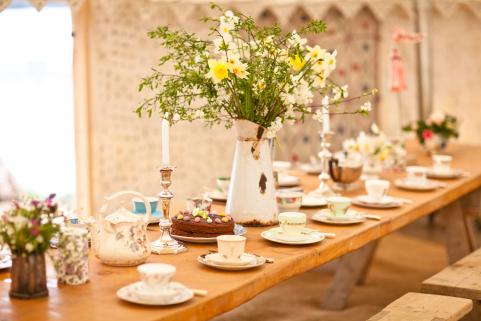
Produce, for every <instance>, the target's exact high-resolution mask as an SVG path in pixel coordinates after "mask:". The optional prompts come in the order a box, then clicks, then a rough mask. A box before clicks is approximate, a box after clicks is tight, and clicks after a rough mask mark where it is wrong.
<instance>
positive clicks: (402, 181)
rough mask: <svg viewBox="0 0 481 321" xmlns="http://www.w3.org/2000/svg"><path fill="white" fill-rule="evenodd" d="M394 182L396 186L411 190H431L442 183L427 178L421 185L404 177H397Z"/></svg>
mask: <svg viewBox="0 0 481 321" xmlns="http://www.w3.org/2000/svg"><path fill="white" fill-rule="evenodd" d="M394 184H395V185H396V187H399V188H401V189H406V190H413V191H432V190H435V189H437V188H439V187H442V186H443V184H441V183H439V182H436V181H432V180H429V179H427V180H426V183H424V184H422V185H420V184H413V183H411V182H409V181H407V180H405V179H397V180H396V181H395V182H394Z"/></svg>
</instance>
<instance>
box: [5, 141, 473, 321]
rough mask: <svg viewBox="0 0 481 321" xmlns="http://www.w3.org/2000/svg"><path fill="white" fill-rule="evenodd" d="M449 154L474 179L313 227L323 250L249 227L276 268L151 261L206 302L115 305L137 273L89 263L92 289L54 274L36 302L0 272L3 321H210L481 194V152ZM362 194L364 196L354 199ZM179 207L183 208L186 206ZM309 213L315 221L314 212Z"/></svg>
mask: <svg viewBox="0 0 481 321" xmlns="http://www.w3.org/2000/svg"><path fill="white" fill-rule="evenodd" d="M416 152H417V154H418V155H419V163H420V164H425V165H428V164H430V161H429V159H428V158H427V157H426V154H425V153H424V152H420V151H419V150H418V151H416ZM448 152H449V153H450V154H451V155H453V156H454V166H455V167H459V168H463V169H465V170H467V171H469V172H471V175H470V176H469V177H463V178H460V179H458V180H453V181H446V182H447V187H446V188H442V189H439V190H436V191H433V192H423V193H419V192H410V191H402V190H398V189H396V188H394V187H393V188H392V189H391V192H390V194H391V195H395V196H399V197H404V198H408V199H411V200H413V204H409V205H404V206H403V207H401V208H399V209H391V210H364V211H366V212H369V213H372V214H378V215H380V216H382V219H381V221H372V220H368V221H366V222H365V223H363V224H361V225H354V226H343V227H334V226H327V225H322V224H318V223H315V222H313V221H309V222H308V226H309V227H310V228H315V229H317V230H319V231H323V232H334V233H336V235H337V236H336V238H334V239H327V240H325V241H323V242H322V243H320V244H315V245H307V246H297V247H294V246H287V245H281V244H275V243H271V242H268V241H266V240H264V239H262V238H261V237H260V232H262V231H263V230H265V229H266V228H248V229H247V239H248V240H247V245H246V249H247V251H249V252H253V253H256V254H260V255H264V256H269V257H272V258H274V259H275V263H274V264H267V265H264V266H263V267H260V268H258V269H254V270H248V271H244V272H224V271H218V270H214V269H210V268H208V267H204V266H202V265H200V264H199V263H197V261H196V258H197V256H198V255H200V254H204V253H206V252H207V251H208V250H214V249H215V248H216V245H215V244H214V245H199V244H189V245H188V247H189V250H188V252H186V253H182V254H180V255H164V256H157V255H151V256H150V258H149V260H148V262H163V263H170V264H174V265H175V266H176V267H177V274H176V276H175V278H174V280H175V281H178V282H182V283H184V284H185V285H186V286H188V287H191V288H197V289H206V290H208V291H209V294H208V295H207V296H206V297H195V298H194V299H193V300H192V301H190V302H187V303H185V304H181V305H178V306H173V307H155V308H153V307H144V306H138V305H133V304H129V303H126V302H123V301H121V300H119V299H117V297H116V296H115V292H116V291H117V290H118V289H119V288H120V287H122V286H125V285H127V284H129V283H132V282H135V281H137V280H138V276H137V272H136V269H135V268H120V267H110V266H105V265H102V264H100V263H99V261H98V260H97V259H96V258H94V257H92V258H91V262H90V277H91V282H90V283H88V284H86V285H82V286H62V287H56V282H55V279H54V274H50V276H49V277H50V282H49V286H50V297H49V298H43V299H38V300H34V301H20V300H13V299H10V298H9V297H8V289H9V286H10V285H9V282H8V273H0V293H1V296H0V316H1V320H2V321H3V320H32V321H33V320H35V321H42V320H61V319H62V320H66V319H67V318H68V320H69V321H76V320H86V319H88V320H92V321H95V320H99V321H104V320H110V319H112V320H117V321H121V320H137V321H143V320H146V321H153V320H185V321H188V320H208V319H210V318H212V317H213V316H216V315H219V314H221V313H223V312H226V311H229V310H231V309H233V308H234V307H237V306H239V305H241V304H242V303H244V302H246V301H248V300H250V299H251V298H253V297H254V296H256V295H257V294H259V293H260V292H262V291H265V290H266V289H268V288H270V287H272V286H274V285H276V284H277V283H279V282H281V281H282V280H285V279H288V278H290V277H292V276H295V275H298V274H300V273H303V272H305V271H308V270H310V269H312V268H314V267H317V266H319V265H322V264H323V263H326V262H329V261H331V260H333V259H335V258H338V257H340V256H342V255H344V254H346V253H349V252H351V251H354V250H356V249H359V248H361V247H362V246H364V245H366V244H367V243H369V242H371V241H373V240H377V239H379V238H381V237H383V236H384V235H387V234H389V233H391V232H393V231H396V230H398V229H400V228H401V227H403V226H405V225H407V224H409V223H411V222H412V221H414V220H416V219H418V218H420V217H423V216H427V215H429V213H431V212H433V211H435V210H438V209H440V208H442V207H444V206H446V205H448V204H450V203H452V202H453V201H456V200H457V199H459V198H460V197H462V196H463V195H465V194H467V193H469V192H472V191H474V190H475V189H478V188H479V187H481V166H480V165H479V162H477V161H474V160H476V159H477V158H479V155H481V147H466V146H464V147H463V146H450V149H448ZM402 176H403V174H402V173H394V172H389V173H385V174H384V175H383V177H385V178H387V179H390V180H393V179H395V178H399V177H402ZM301 182H302V184H303V186H304V187H305V188H306V190H312V189H314V188H315V187H316V186H317V183H318V181H317V178H316V177H315V176H308V175H301ZM174 184H175V179H174ZM199 189H200V188H199ZM362 192H363V190H362V189H361V190H359V191H358V192H357V194H359V193H362ZM355 194H356V193H351V194H348V195H355ZM176 201H177V203H181V204H183V201H182V200H176ZM304 212H306V213H307V214H308V216H310V215H311V214H312V213H314V212H315V211H314V210H308V211H304ZM157 235H158V234H157V233H156V232H152V234H151V238H152V239H154V238H156V237H157Z"/></svg>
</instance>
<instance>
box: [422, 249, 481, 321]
mask: <svg viewBox="0 0 481 321" xmlns="http://www.w3.org/2000/svg"><path fill="white" fill-rule="evenodd" d="M421 290H422V292H425V293H434V294H442V295H449V296H456V297H460V298H466V299H471V300H473V312H472V313H471V319H472V320H481V308H480V302H481V249H479V250H476V251H474V252H473V253H471V254H469V255H467V256H465V257H464V258H462V259H461V260H459V261H457V262H456V263H453V264H451V265H450V266H448V267H446V268H445V269H444V270H442V271H441V272H439V273H437V274H435V275H433V276H432V277H430V278H429V279H427V280H425V281H424V282H423V284H422V287H421Z"/></svg>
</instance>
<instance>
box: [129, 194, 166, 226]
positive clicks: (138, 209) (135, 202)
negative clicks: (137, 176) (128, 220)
mask: <svg viewBox="0 0 481 321" xmlns="http://www.w3.org/2000/svg"><path fill="white" fill-rule="evenodd" d="M145 199H146V200H147V201H148V204H149V205H150V209H151V215H150V217H149V224H156V223H159V222H160V220H161V219H163V218H164V215H163V214H162V211H159V210H158V207H157V205H158V203H159V199H158V198H157V197H149V196H146V197H145ZM132 206H133V210H132V213H134V214H139V215H146V214H147V209H146V203H145V202H144V201H143V200H142V199H140V198H138V197H137V198H133V199H132Z"/></svg>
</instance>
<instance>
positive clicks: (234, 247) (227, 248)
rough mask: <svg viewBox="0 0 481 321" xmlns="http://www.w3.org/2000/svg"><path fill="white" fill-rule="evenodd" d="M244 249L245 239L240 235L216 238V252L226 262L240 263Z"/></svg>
mask: <svg viewBox="0 0 481 321" xmlns="http://www.w3.org/2000/svg"><path fill="white" fill-rule="evenodd" d="M245 247H246V238H245V237H244V236H240V235H220V236H217V251H218V252H219V254H220V256H222V257H223V258H224V260H226V261H227V262H237V261H240V259H241V257H242V254H244V251H245Z"/></svg>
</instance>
